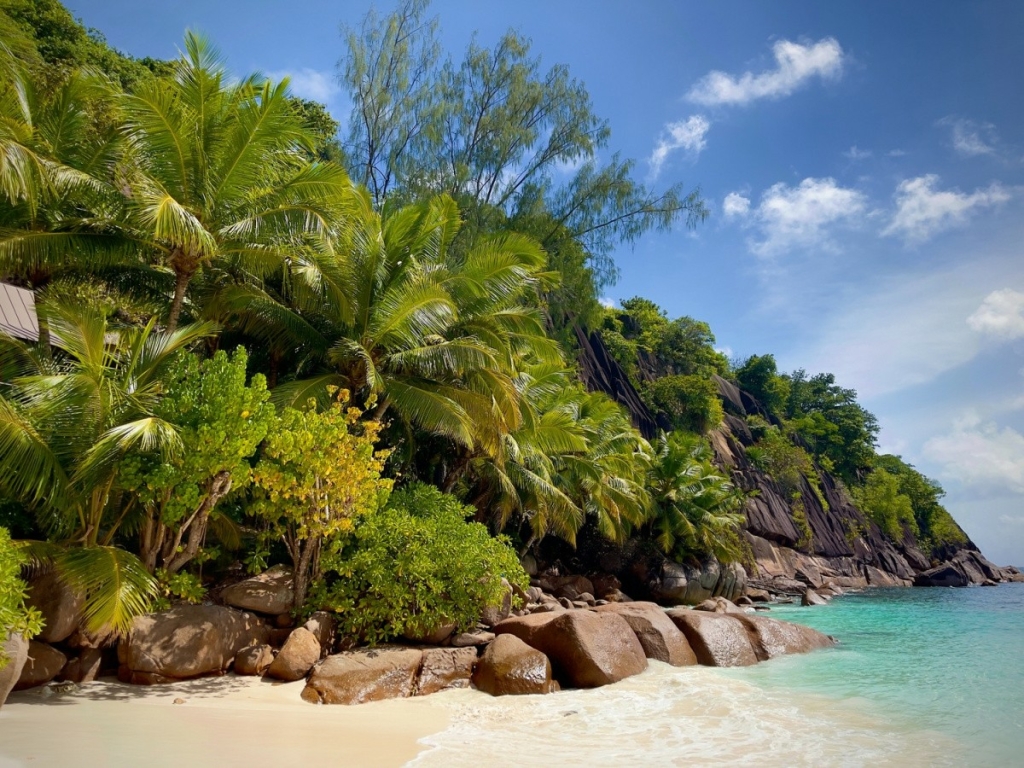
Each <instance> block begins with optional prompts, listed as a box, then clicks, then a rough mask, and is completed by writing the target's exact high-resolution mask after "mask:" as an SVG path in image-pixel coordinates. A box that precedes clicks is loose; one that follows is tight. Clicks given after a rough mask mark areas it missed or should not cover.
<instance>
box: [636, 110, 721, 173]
mask: <svg viewBox="0 0 1024 768" xmlns="http://www.w3.org/2000/svg"><path fill="white" fill-rule="evenodd" d="M710 129H711V123H710V122H709V121H708V119H707V118H706V117H704V115H690V117H689V118H687V119H686V120H680V121H679V122H676V123H668V124H667V125H666V126H665V128H664V130H663V131H662V133H661V136H660V137H659V138H658V143H657V144H655V146H654V151H653V152H651V157H650V159H649V160H648V162H649V163H650V166H651V176H652V177H657V176H658V174H659V173H661V169H662V166H663V165H664V164H665V161H666V160H667V159H668V156H669V155H670V154H672V153H673V152H675V151H676V150H680V149H682V150H684V151H685V152H687V153H689V155H690V156H691V157H696V156H697V155H699V154H700V153H701V152H702V151H703V150H704V148H705V147H706V146H707V139H706V138H705V137H706V136H707V134H708V131H709V130H710Z"/></svg>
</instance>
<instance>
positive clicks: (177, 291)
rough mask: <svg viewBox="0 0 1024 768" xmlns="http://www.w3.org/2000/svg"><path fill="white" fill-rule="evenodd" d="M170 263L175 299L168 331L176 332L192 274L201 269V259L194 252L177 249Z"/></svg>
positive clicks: (172, 304) (169, 317)
mask: <svg viewBox="0 0 1024 768" xmlns="http://www.w3.org/2000/svg"><path fill="white" fill-rule="evenodd" d="M169 263H170V266H171V269H173V270H174V300H173V301H172V302H171V313H170V315H169V316H168V318H167V332H168V333H174V331H175V330H177V328H178V319H179V318H180V317H181V306H182V304H184V303H185V291H186V290H187V289H188V284H189V282H190V281H191V280H192V275H194V274H195V273H196V270H197V269H199V260H198V259H197V258H196V257H195V256H193V255H192V254H189V253H185V252H184V251H182V250H179V249H175V250H174V252H173V253H172V254H171V258H170V259H169Z"/></svg>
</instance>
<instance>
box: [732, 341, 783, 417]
mask: <svg viewBox="0 0 1024 768" xmlns="http://www.w3.org/2000/svg"><path fill="white" fill-rule="evenodd" d="M735 375H736V382H737V383H738V384H739V385H740V387H742V388H743V389H745V390H746V391H747V392H749V393H750V394H752V395H753V396H754V397H756V398H757V400H758V401H759V402H760V403H761V405H763V406H764V407H765V408H766V409H767V410H768V412H769V413H772V414H775V415H777V416H781V415H783V414H784V413H785V409H786V404H787V403H788V401H789V390H790V383H789V379H787V378H786V377H785V376H781V375H779V372H778V369H777V367H776V365H775V356H774V355H751V356H750V357H748V358H747V359H746V361H744V363H743V365H742V366H740V367H739V368H738V369H737V370H736V374H735Z"/></svg>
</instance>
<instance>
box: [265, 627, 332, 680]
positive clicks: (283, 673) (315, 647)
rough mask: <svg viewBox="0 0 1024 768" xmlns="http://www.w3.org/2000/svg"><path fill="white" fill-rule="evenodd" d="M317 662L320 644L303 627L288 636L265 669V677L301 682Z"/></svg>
mask: <svg viewBox="0 0 1024 768" xmlns="http://www.w3.org/2000/svg"><path fill="white" fill-rule="evenodd" d="M319 660H320V642H319V641H318V640H317V639H316V635H314V634H313V633H312V632H310V631H309V630H308V629H306V628H305V627H299V628H298V629H296V630H293V631H292V633H291V634H290V635H288V640H287V641H286V642H285V644H284V647H283V648H281V651H280V652H279V653H278V654H277V656H275V657H274V661H273V662H272V663H271V665H270V667H269V668H268V669H267V675H269V676H270V677H276V678H277V679H278V680H284V681H286V682H289V683H290V682H292V681H294V680H301V679H302V678H304V677H305V676H306V675H307V674H308V673H309V670H311V669H312V668H313V665H314V664H316V663H317V662H318V661H319Z"/></svg>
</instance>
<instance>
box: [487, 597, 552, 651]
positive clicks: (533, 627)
mask: <svg viewBox="0 0 1024 768" xmlns="http://www.w3.org/2000/svg"><path fill="white" fill-rule="evenodd" d="M563 613H565V611H564V610H562V608H561V606H559V610H556V611H545V612H542V613H530V614H527V615H526V616H512V617H511V618H508V619H505V620H504V621H503V622H501V623H500V624H496V625H495V626H494V628H493V629H494V634H495V635H502V634H511V635H515V636H516V637H518V638H519V639H520V640H522V641H523V642H524V643H526V644H527V645H529V646H532V647H534V648H536V647H537V645H536V644H537V642H539V641H538V640H537V637H538V636H539V634H540V632H541V630H542V629H543V628H544V627H546V626H547V625H548V624H550V623H551V622H552V621H554V620H555V619H557V618H558V617H559V616H560V615H561V614H563Z"/></svg>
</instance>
